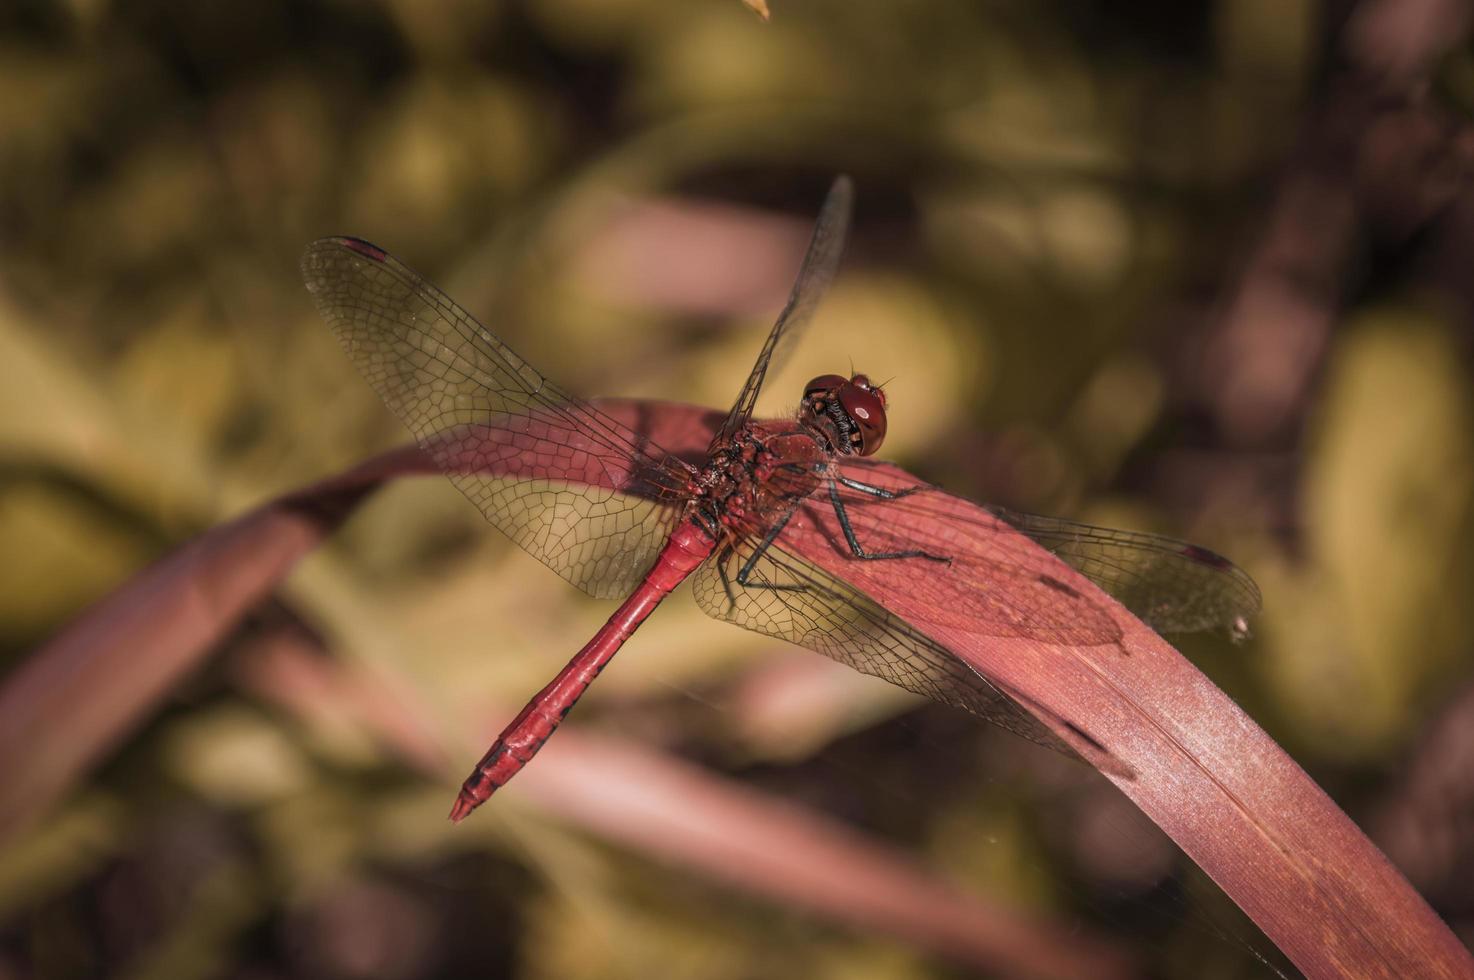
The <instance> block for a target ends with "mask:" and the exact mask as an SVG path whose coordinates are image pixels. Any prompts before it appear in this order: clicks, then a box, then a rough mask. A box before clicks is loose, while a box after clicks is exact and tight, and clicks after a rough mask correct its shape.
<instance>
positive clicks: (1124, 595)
mask: <svg viewBox="0 0 1474 980" xmlns="http://www.w3.org/2000/svg"><path fill="white" fill-rule="evenodd" d="M989 509H990V510H991V511H993V513H995V514H997V515H998V516H999V517H1001V518H1002V519H1003V520H1005V521H1007V522H1008V523H1009V524H1010V525H1012V526H1013V527H1015V528H1017V529H1018V530H1020V531H1022V532H1023V533H1024V534H1027V535H1028V536H1029V537H1030V538H1032V539H1033V540H1035V541H1036V542H1038V543H1039V544H1040V545H1042V546H1043V547H1044V548H1046V549H1048V550H1049V551H1050V552H1051V553H1052V554H1053V555H1054V556H1055V557H1056V558H1058V559H1060V560H1061V561H1063V562H1064V563H1065V564H1067V565H1070V566H1071V567H1073V568H1075V569H1077V570H1078V571H1079V572H1081V573H1082V574H1083V575H1084V576H1085V577H1086V578H1088V579H1090V580H1091V581H1092V582H1094V583H1095V584H1096V585H1098V586H1100V587H1101V589H1102V590H1103V591H1105V592H1106V593H1108V594H1109V595H1111V596H1113V597H1114V598H1115V599H1116V600H1117V601H1119V602H1120V603H1121V605H1123V606H1125V607H1126V608H1127V609H1129V610H1131V611H1132V613H1134V614H1135V615H1136V616H1137V617H1138V618H1140V619H1141V620H1142V621H1143V622H1145V623H1146V624H1147V625H1148V626H1150V627H1152V628H1153V629H1155V630H1157V631H1158V632H1162V633H1194V632H1198V631H1201V630H1220V629H1224V630H1228V631H1229V632H1230V633H1232V634H1234V635H1240V634H1242V633H1243V632H1244V631H1245V629H1246V628H1247V623H1248V621H1249V620H1250V619H1252V618H1253V617H1254V616H1256V615H1258V613H1259V610H1260V608H1261V606H1262V599H1261V597H1260V594H1259V586H1257V585H1255V584H1254V580H1253V579H1252V578H1250V577H1249V574H1248V573H1247V572H1245V571H1244V570H1243V569H1242V568H1239V567H1238V566H1237V565H1235V564H1234V563H1233V562H1231V561H1229V560H1228V559H1227V558H1224V557H1223V556H1222V555H1219V554H1216V553H1214V552H1212V551H1209V550H1208V549H1207V548H1200V547H1198V546H1197V545H1195V544H1187V543H1186V542H1183V541H1178V540H1175V539H1173V538H1169V537H1165V536H1163V535H1160V534H1148V533H1147V532H1145V531H1122V530H1117V529H1114V528H1104V527H1094V526H1092V525H1089V524H1081V523H1078V522H1076V521H1067V520H1065V519H1063V518H1059V517H1041V516H1039V515H1037V514H1023V513H1020V512H1018V511H1012V510H1005V509H1004V508H1002V507H991V508H989Z"/></svg>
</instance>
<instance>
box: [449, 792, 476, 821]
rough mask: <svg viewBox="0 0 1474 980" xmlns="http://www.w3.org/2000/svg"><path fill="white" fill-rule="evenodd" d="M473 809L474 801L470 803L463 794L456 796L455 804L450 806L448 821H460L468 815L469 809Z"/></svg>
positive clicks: (474, 807)
mask: <svg viewBox="0 0 1474 980" xmlns="http://www.w3.org/2000/svg"><path fill="white" fill-rule="evenodd" d="M474 809H476V804H475V803H472V802H471V801H470V800H468V799H466V798H465V797H464V796H457V797H456V801H455V805H454V806H452V807H451V808H450V822H451V823H460V822H461V821H462V820H464V819H466V817H468V816H470V815H471V811H472V810H474Z"/></svg>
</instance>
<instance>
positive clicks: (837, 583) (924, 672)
mask: <svg viewBox="0 0 1474 980" xmlns="http://www.w3.org/2000/svg"><path fill="white" fill-rule="evenodd" d="M760 547H761V545H760V543H757V542H754V541H752V540H746V541H738V542H736V543H735V544H734V545H733V546H732V547H731V548H729V549H726V550H724V551H721V552H718V554H717V555H715V556H714V557H713V558H711V559H710V560H709V561H707V562H706V563H705V564H703V565H702V566H701V567H700V568H698V569H697V570H696V572H695V574H694V575H692V577H691V590H692V593H693V594H694V595H695V597H696V603H697V605H699V606H700V607H701V609H702V611H703V612H705V613H706V614H707V615H708V616H711V617H713V618H715V619H720V620H725V621H726V622H729V623H734V624H736V625H738V626H741V627H743V628H744V629H750V630H753V631H755V632H758V633H762V634H764V635H767V636H772V637H776V638H778V639H782V640H787V641H789V642H790V643H796V644H798V645H799V646H803V647H807V648H809V649H810V650H814V651H816V652H818V653H822V654H824V655H825V656H826V657H830V658H832V659H834V660H837V661H839V662H840V663H842V664H845V665H847V666H849V667H852V668H854V669H855V670H858V671H860V672H861V673H863V674H870V675H872V676H874V677H879V678H881V679H882V680H886V681H889V682H890V683H892V684H895V685H897V686H898V687H903V688H905V689H906V690H908V691H911V692H913V693H915V694H920V695H923V696H924V697H928V698H931V699H932V700H934V701H940V702H941V703H943V704H949V705H952V706H953V707H957V708H962V709H963V710H964V711H969V712H971V713H972V714H974V715H977V716H978V717H980V718H983V719H985V720H987V721H990V722H992V723H993V724H995V725H998V726H999V727H1001V728H1004V729H1006V730H1008V731H1011V732H1013V733H1015V734H1017V735H1021V736H1023V737H1024V738H1027V739H1029V740H1030V741H1033V742H1038V743H1039V744H1040V745H1047V746H1049V747H1050V748H1052V749H1056V750H1058V751H1062V752H1065V753H1067V754H1072V753H1071V750H1070V749H1069V748H1068V747H1067V746H1066V745H1065V744H1064V743H1063V742H1062V741H1061V740H1060V739H1059V738H1057V737H1056V736H1055V735H1054V733H1053V732H1051V731H1050V730H1049V729H1048V728H1047V727H1046V726H1045V725H1043V724H1041V723H1040V722H1039V721H1038V719H1036V718H1035V717H1034V716H1033V715H1031V714H1030V713H1029V712H1028V711H1026V710H1024V709H1023V708H1022V707H1020V706H1019V705H1018V704H1017V703H1016V702H1015V701H1014V700H1013V698H1012V697H1010V696H1009V695H1008V694H1006V693H1005V692H1004V691H1003V690H1001V689H1000V688H999V687H997V686H996V685H995V684H994V683H993V682H991V681H989V680H988V679H987V678H986V677H984V676H983V675H982V674H979V673H978V672H977V671H975V670H973V669H972V668H971V667H969V666H968V665H967V664H966V663H964V662H963V661H962V660H960V659H958V658H957V657H956V656H954V655H953V654H952V653H950V652H948V651H947V649H946V648H945V647H943V646H941V645H940V644H938V643H937V642H935V641H934V640H932V639H930V638H929V637H927V636H925V635H923V634H922V633H920V632H918V631H917V630H915V629H913V628H912V627H911V626H909V625H907V624H906V622H905V621H904V620H902V619H900V618H899V617H897V616H895V615H893V614H891V613H889V612H887V611H886V610H885V609H884V608H883V607H881V606H880V605H879V604H877V603H876V602H874V601H873V600H871V599H870V598H869V597H868V596H866V595H864V594H863V593H861V592H859V591H858V590H857V589H855V588H854V587H852V586H850V585H849V584H847V583H845V582H843V581H841V580H840V579H838V578H836V577H834V576H833V575H830V574H829V573H828V572H826V571H824V570H823V569H821V568H819V567H818V566H817V565H815V564H813V563H812V562H809V561H806V560H805V559H803V558H799V557H798V556H796V555H793V554H791V553H789V552H787V551H785V550H784V549H783V548H780V547H777V546H770V547H768V548H767V549H765V550H763V551H762V553H761V554H759V555H757V556H756V557H754V552H755V551H756V550H758V549H759V548H760ZM749 563H750V567H749V570H748V575H747V580H746V581H747V584H746V585H742V584H740V583H739V582H738V581H737V578H738V573H739V572H740V571H741V569H742V568H743V567H744V566H748V565H749ZM1079 734H1080V735H1081V736H1082V738H1084V739H1085V740H1087V741H1090V739H1089V736H1088V735H1085V734H1084V733H1083V732H1081V733H1079Z"/></svg>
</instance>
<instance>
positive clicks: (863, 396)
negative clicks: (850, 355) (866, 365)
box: [839, 374, 885, 456]
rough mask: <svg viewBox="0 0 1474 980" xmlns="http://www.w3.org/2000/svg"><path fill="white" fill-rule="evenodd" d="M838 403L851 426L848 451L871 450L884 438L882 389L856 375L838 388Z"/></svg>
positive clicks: (861, 375)
mask: <svg viewBox="0 0 1474 980" xmlns="http://www.w3.org/2000/svg"><path fill="white" fill-rule="evenodd" d="M839 404H840V407H841V408H843V409H844V413H845V415H847V416H848V417H849V419H850V422H851V423H852V424H853V425H854V431H853V432H852V433H851V435H850V443H851V445H852V451H853V452H855V453H858V454H859V455H861V456H869V455H871V454H872V453H874V452H875V451H876V450H877V449H879V448H880V444H881V443H882V442H884V441H885V392H883V391H881V390H880V389H879V388H875V387H872V386H871V384H870V381H869V379H868V378H866V377H865V376H864V375H863V374H857V375H855V376H854V377H853V378H851V379H850V380H849V381H848V382H846V383H845V384H844V385H843V386H842V387H841V388H840V389H839ZM856 436H858V438H856Z"/></svg>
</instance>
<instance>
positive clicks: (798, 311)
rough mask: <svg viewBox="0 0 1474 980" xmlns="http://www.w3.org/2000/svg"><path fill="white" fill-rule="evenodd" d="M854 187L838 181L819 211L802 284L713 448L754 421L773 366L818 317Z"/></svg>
mask: <svg viewBox="0 0 1474 980" xmlns="http://www.w3.org/2000/svg"><path fill="white" fill-rule="evenodd" d="M854 196H855V192H854V184H853V183H852V182H851V181H850V179H849V178H848V177H845V176H841V177H839V178H837V179H836V180H835V181H834V185H833V186H832V187H831V188H830V189H829V195H828V196H827V197H825V198H824V206H823V208H822V209H820V211H819V220H818V222H817V223H816V224H815V225H814V236H813V238H811V239H810V240H809V249H808V252H806V253H805V254H804V261H803V265H802V266H801V267H800V268H799V271H798V280H797V281H796V282H794V284H793V290H792V291H791V292H790V293H789V294H788V303H787V305H785V306H784V307H783V312H782V313H779V314H778V321H777V322H776V323H774V324H773V329H772V330H771V331H770V332H769V333H768V339H767V342H766V343H764V344H763V349H762V351H761V352H760V353H759V354H758V356H757V363H755V364H754V365H753V366H752V373H751V374H749V375H748V376H747V383H746V384H744V385H743V386H742V391H741V393H740V394H738V396H737V402H736V404H734V405H733V406H732V411H731V412H730V413H728V415H727V420H726V421H725V422H723V423H722V427H721V429H719V430H718V431H717V434H716V438H715V439H714V440H713V445H715V444H716V443H719V442H722V441H724V440H726V439H728V438H730V437H731V435H732V434H733V433H734V432H736V431H737V429H738V428H739V427H741V425H742V423H743V422H745V421H747V420H748V419H750V418H751V417H752V410H753V406H754V405H756V404H757V396H758V393H759V392H760V391H762V387H763V379H764V378H765V377H767V374H768V368H769V367H771V366H772V365H773V364H781V363H782V361H783V358H785V357H786V356H787V355H788V352H789V351H790V350H792V349H793V345H794V344H795V343H797V341H798V338H799V335H800V334H801V333H802V332H803V329H804V328H805V327H806V326H808V324H809V321H811V320H812V319H813V318H814V311H815V310H816V309H818V307H819V301H820V300H822V299H823V298H824V294H825V292H827V291H828V289H829V284H830V283H831V282H833V281H834V274H835V273H836V272H837V271H838V270H839V259H840V256H841V255H843V254H844V244H845V238H846V237H847V236H848V235H849V229H850V211H851V209H852V207H853V204H854Z"/></svg>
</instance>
